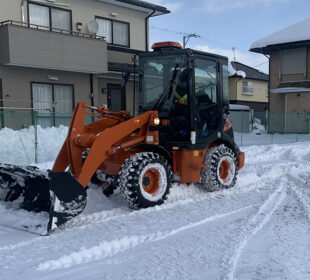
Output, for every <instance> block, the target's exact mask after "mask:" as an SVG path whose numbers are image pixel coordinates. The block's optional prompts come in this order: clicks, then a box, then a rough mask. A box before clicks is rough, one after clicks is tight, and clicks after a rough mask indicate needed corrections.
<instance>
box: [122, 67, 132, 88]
mask: <svg viewBox="0 0 310 280" xmlns="http://www.w3.org/2000/svg"><path fill="white" fill-rule="evenodd" d="M130 74H131V73H130V70H126V71H125V72H123V73H122V77H123V81H122V83H121V88H124V87H125V86H126V84H127V83H128V81H129V78H130Z"/></svg>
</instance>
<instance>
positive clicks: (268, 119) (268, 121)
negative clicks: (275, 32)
mask: <svg viewBox="0 0 310 280" xmlns="http://www.w3.org/2000/svg"><path fill="white" fill-rule="evenodd" d="M264 56H266V57H267V58H268V61H269V65H268V68H269V73H268V77H269V81H268V87H267V94H268V112H267V122H266V125H267V126H268V127H267V133H269V127H270V57H271V55H269V56H268V55H266V54H264Z"/></svg>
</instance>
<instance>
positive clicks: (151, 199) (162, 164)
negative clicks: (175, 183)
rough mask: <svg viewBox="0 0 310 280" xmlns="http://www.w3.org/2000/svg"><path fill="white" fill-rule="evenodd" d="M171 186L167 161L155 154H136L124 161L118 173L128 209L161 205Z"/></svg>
mask: <svg viewBox="0 0 310 280" xmlns="http://www.w3.org/2000/svg"><path fill="white" fill-rule="evenodd" d="M171 185H172V172H171V169H170V166H169V164H168V162H167V160H166V159H165V158H164V157H162V156H160V155H158V154H156V153H150V152H147V153H138V154H135V155H133V156H131V157H130V158H129V159H127V160H126V162H125V164H124V165H123V167H122V170H121V172H120V186H121V193H122V195H123V198H124V199H125V201H126V203H127V204H128V206H129V207H130V208H133V209H140V208H147V207H153V206H156V205H160V204H163V203H164V201H165V200H166V199H167V195H168V194H169V190H170V187H171Z"/></svg>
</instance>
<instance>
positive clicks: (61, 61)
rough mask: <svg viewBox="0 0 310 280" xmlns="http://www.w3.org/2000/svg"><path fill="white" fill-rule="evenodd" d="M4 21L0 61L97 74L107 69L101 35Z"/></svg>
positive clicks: (0, 24) (0, 27)
mask: <svg viewBox="0 0 310 280" xmlns="http://www.w3.org/2000/svg"><path fill="white" fill-rule="evenodd" d="M46 29H47V27H44V26H38V25H33V24H31V26H30V25H29V24H27V23H20V22H16V21H5V22H2V23H0V64H2V65H13V66H24V67H34V68H44V69H54V70H63V71H72V72H83V73H93V74H100V73H106V72H107V71H108V61H107V43H106V41H105V40H104V38H103V37H99V36H93V35H87V34H84V33H77V32H72V31H67V30H61V29H55V28H53V31H50V30H46Z"/></svg>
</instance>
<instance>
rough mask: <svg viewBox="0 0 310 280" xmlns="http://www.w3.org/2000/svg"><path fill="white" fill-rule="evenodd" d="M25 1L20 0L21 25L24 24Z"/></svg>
mask: <svg viewBox="0 0 310 280" xmlns="http://www.w3.org/2000/svg"><path fill="white" fill-rule="evenodd" d="M24 4H25V0H22V1H21V3H20V5H21V8H22V23H25V6H24Z"/></svg>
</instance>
